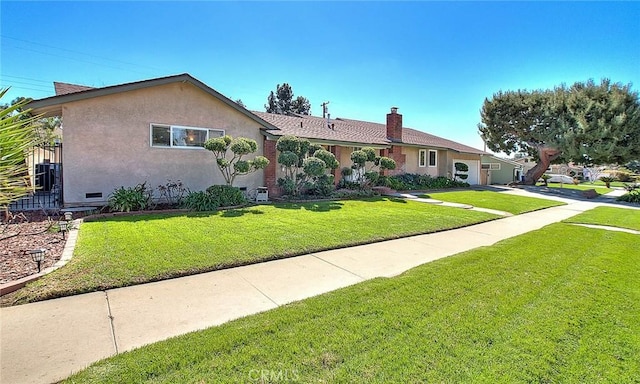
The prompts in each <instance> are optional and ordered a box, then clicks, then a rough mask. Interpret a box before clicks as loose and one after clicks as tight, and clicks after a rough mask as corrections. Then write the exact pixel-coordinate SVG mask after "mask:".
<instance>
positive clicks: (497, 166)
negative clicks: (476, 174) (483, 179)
mask: <svg viewBox="0 0 640 384" xmlns="http://www.w3.org/2000/svg"><path fill="white" fill-rule="evenodd" d="M480 168H481V169H486V170H489V171H499V170H500V169H501V165H500V163H482V164H480Z"/></svg>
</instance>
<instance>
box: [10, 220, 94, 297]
mask: <svg viewBox="0 0 640 384" xmlns="http://www.w3.org/2000/svg"><path fill="white" fill-rule="evenodd" d="M82 222H83V220H82V219H76V220H73V222H72V224H71V229H70V230H69V231H68V232H67V241H66V242H65V244H64V249H63V250H62V256H60V260H58V261H57V262H56V263H55V264H54V265H52V266H51V267H49V268H45V269H44V270H42V271H41V272H40V273H36V274H34V275H29V276H25V277H23V278H21V279H18V280H14V281H10V282H8V283H4V284H2V285H0V296H4V295H6V294H8V293H11V292H15V291H17V290H18V289H20V288H24V286H25V285H27V283H30V282H32V281H36V280H38V279H39V278H41V277H42V276H44V275H47V274H49V273H51V272H53V271H55V270H56V269H58V268H60V267H62V266H64V265H65V264H67V263H68V262H69V260H71V258H72V257H73V250H74V249H75V247H76V241H77V240H78V232H79V230H80V224H82Z"/></svg>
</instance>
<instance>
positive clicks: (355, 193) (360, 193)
mask: <svg viewBox="0 0 640 384" xmlns="http://www.w3.org/2000/svg"><path fill="white" fill-rule="evenodd" d="M331 196H332V197H335V198H336V199H358V198H362V197H373V196H376V193H375V192H374V191H373V190H371V189H337V190H335V191H334V192H333V193H332V194H331Z"/></svg>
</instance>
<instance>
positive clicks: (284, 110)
mask: <svg viewBox="0 0 640 384" xmlns="http://www.w3.org/2000/svg"><path fill="white" fill-rule="evenodd" d="M264 108H265V109H266V111H267V112H269V113H277V114H280V115H288V114H291V113H297V114H300V115H309V114H310V113H311V103H309V100H308V99H307V98H306V97H302V96H298V97H297V98H295V99H294V98H293V89H292V88H291V86H290V85H289V84H287V83H284V84H282V85H280V84H278V85H277V86H276V91H275V93H274V92H273V91H271V93H270V94H269V96H268V97H267V104H265V106H264Z"/></svg>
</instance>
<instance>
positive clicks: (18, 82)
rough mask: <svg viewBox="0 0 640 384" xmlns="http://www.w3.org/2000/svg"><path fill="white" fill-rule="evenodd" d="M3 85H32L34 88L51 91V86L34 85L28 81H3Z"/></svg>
mask: <svg viewBox="0 0 640 384" xmlns="http://www.w3.org/2000/svg"><path fill="white" fill-rule="evenodd" d="M2 83H9V84H23V85H30V86H32V87H40V88H47V90H51V86H47V85H44V84H42V85H41V84H33V83H29V82H26V81H17V80H3V81H2Z"/></svg>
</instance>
